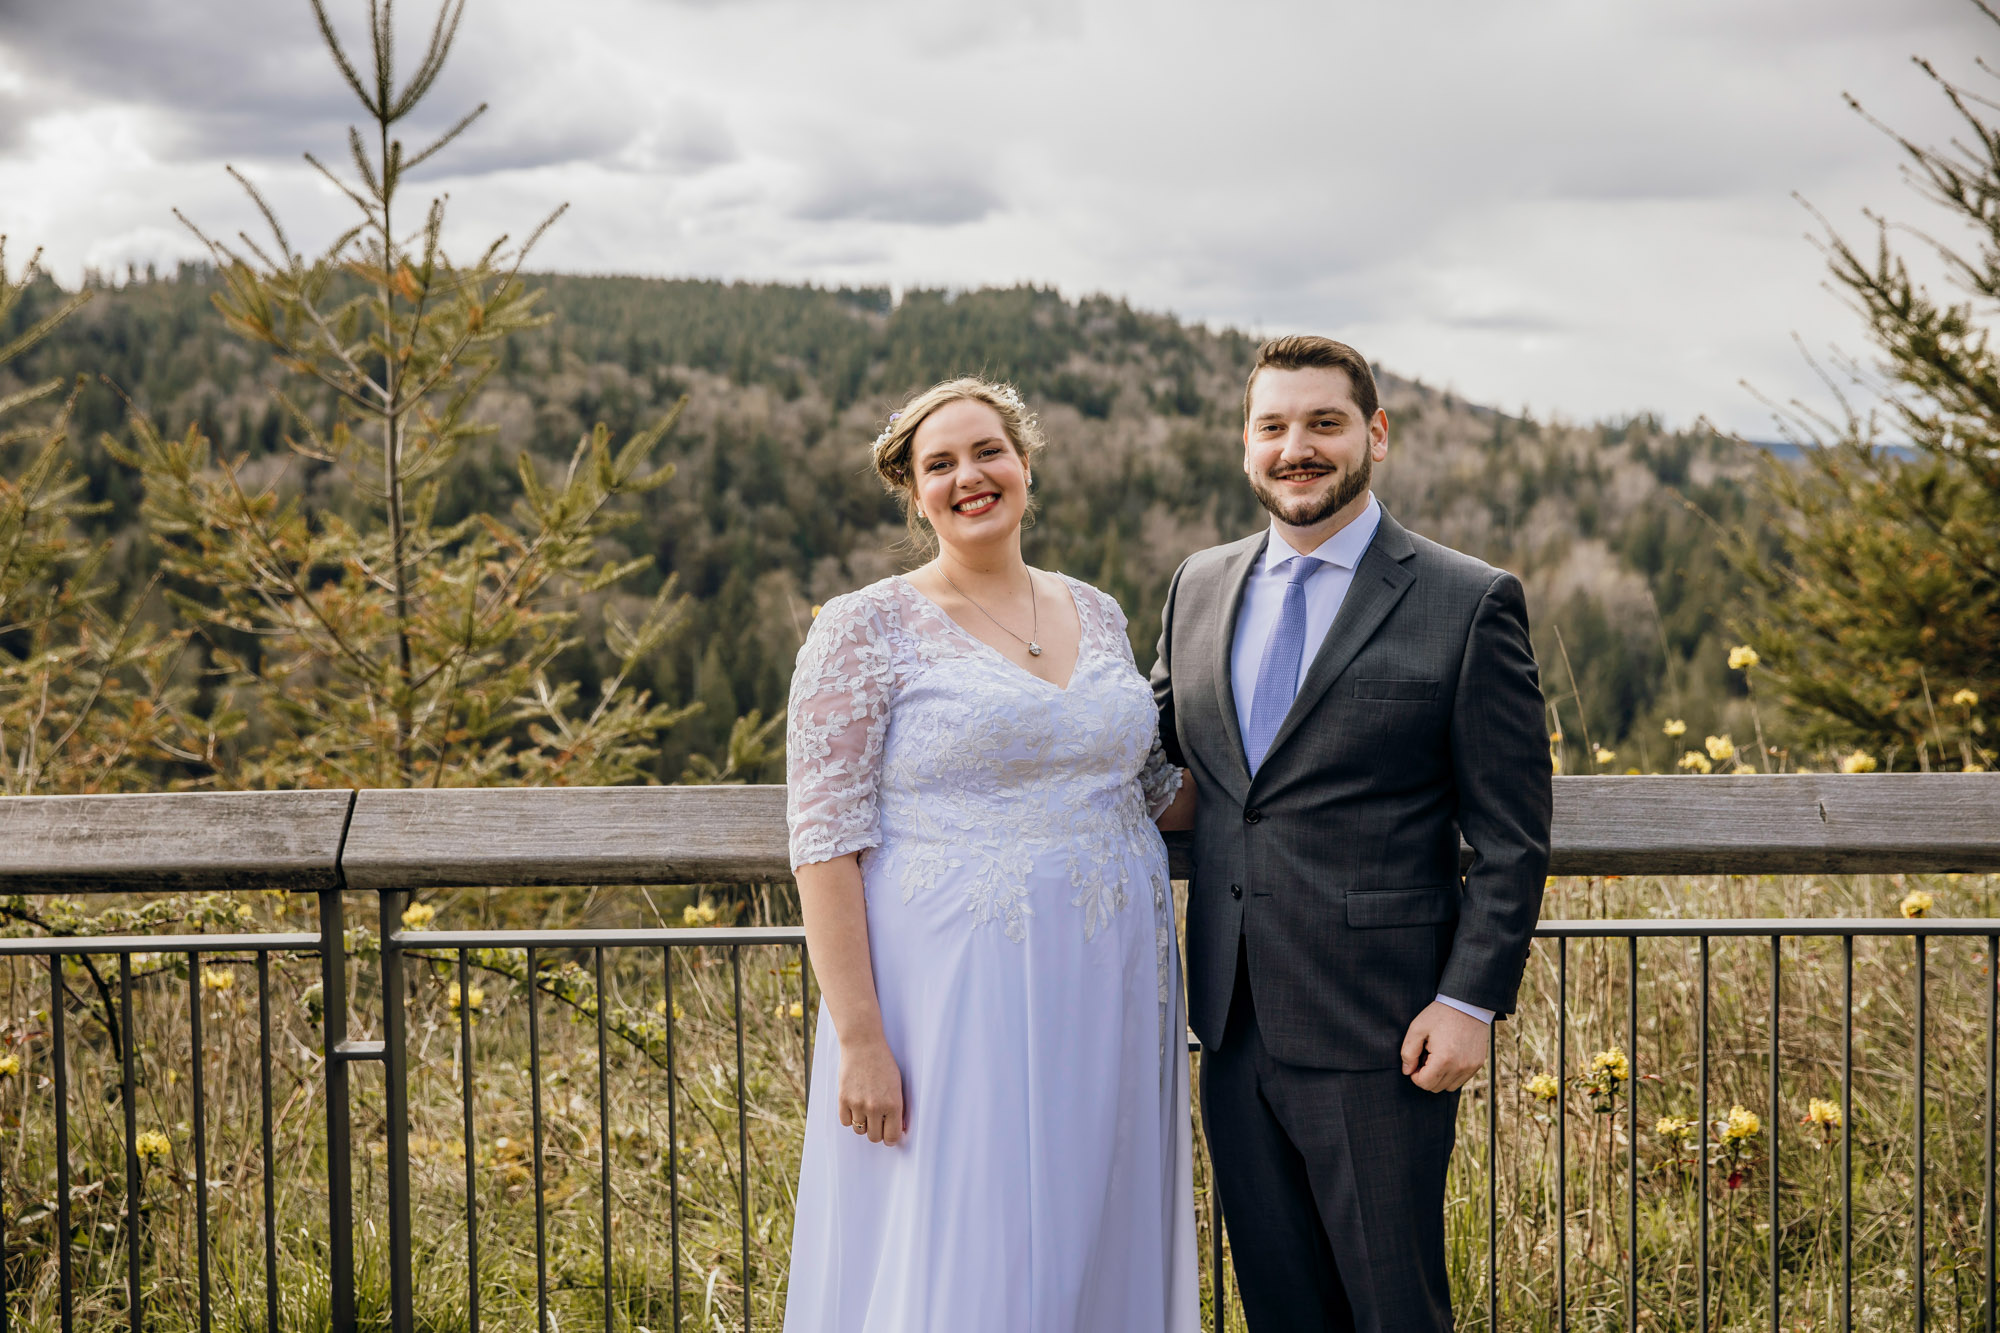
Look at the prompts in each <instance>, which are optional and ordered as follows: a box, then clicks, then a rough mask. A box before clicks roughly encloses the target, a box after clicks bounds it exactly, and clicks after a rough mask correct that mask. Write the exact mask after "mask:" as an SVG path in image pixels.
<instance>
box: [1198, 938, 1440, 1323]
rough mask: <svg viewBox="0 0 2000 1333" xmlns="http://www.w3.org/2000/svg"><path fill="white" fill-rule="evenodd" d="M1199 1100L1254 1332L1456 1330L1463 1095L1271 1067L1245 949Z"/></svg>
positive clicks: (1378, 1078)
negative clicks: (1447, 1204) (1451, 1258)
mask: <svg viewBox="0 0 2000 1333" xmlns="http://www.w3.org/2000/svg"><path fill="white" fill-rule="evenodd" d="M1201 1093H1202V1123H1203V1125H1204V1126H1205V1128H1206V1130H1207V1133H1208V1144H1209V1155H1210V1159H1211V1160H1212V1161H1213V1162H1214V1164H1215V1182H1216V1188H1217V1191H1218V1192H1219V1194H1220V1196H1221V1200H1222V1217H1223V1223H1224V1226H1225V1228H1226V1230H1227V1232H1228V1237H1229V1247H1230V1253H1231V1255H1232V1257H1233V1260H1234V1267H1235V1270H1236V1282H1237V1288H1238V1290H1239V1292H1240V1293H1241V1298H1242V1302H1243V1313H1244V1317H1245V1319H1246V1321H1247V1322H1248V1324H1249V1326H1250V1333H1333V1331H1334V1330H1338V1331H1339V1333H1350V1331H1352V1333H1433V1331H1435V1333H1448V1331H1449V1330H1450V1328H1451V1327H1452V1321H1451V1286H1450V1280H1449V1278H1448V1276H1447V1273H1446V1270H1445V1250H1444V1190H1445V1170H1446V1167H1447V1165H1448V1164H1449V1162H1450V1160H1451V1150H1452V1144H1453V1141H1454V1139H1455V1137H1456V1134H1457V1120H1458V1094H1457V1093H1455V1092H1450V1093H1433V1092H1425V1091H1424V1090H1423V1089H1421V1088H1419V1087H1417V1085H1416V1084H1414V1083H1412V1082H1411V1081H1410V1080H1409V1078H1408V1076H1406V1075H1405V1074H1404V1073H1403V1071H1402V1070H1401V1069H1383V1070H1360V1071H1349V1070H1333V1069H1309V1068H1304V1067H1301V1066H1298V1065H1288V1064H1285V1063H1283V1062H1281V1061H1279V1060H1276V1059H1274V1058H1272V1056H1271V1053H1270V1052H1269V1051H1268V1050H1266V1049H1265V1047H1264V1042H1263V1039H1262V1037H1261V1036H1260V1035H1259V1033H1258V1029H1257V1015H1256V1012H1255V1008H1254V1006H1253V1005H1252V1003H1251V999H1250V976H1249V967H1248V962H1247V959H1246V957H1245V953H1244V949H1243V946H1242V944H1241V943H1240V942H1239V943H1238V945H1237V961H1236V984H1235V993H1234V995H1232V996H1231V997H1230V1001H1229V1020H1228V1024H1227V1026H1226V1029H1225V1032H1224V1036H1223V1040H1222V1045H1221V1047H1220V1049H1218V1050H1215V1051H1212V1052H1204V1053H1203V1055H1202V1059H1201Z"/></svg>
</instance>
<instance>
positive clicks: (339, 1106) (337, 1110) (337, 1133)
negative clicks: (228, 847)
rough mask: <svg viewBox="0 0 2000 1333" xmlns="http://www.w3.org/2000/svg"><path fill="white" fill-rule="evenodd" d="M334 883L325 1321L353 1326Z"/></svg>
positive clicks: (327, 938) (328, 912) (327, 966)
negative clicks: (326, 1316)
mask: <svg viewBox="0 0 2000 1333" xmlns="http://www.w3.org/2000/svg"><path fill="white" fill-rule="evenodd" d="M340 895H341V891H340V890H339V889H337V888H336V889H328V890H326V891H325V892H323V893H321V894H320V895H319V985H320V1001H321V1004H320V1013H321V1030H322V1033H323V1037H322V1039H323V1040H324V1042H325V1044H326V1070H325V1074H324V1075H323V1077H324V1078H325V1080H326V1226H327V1246H326V1270H327V1271H326V1276H327V1307H328V1308H327V1313H328V1319H327V1322H328V1324H330V1325H331V1326H332V1327H333V1328H336V1329H350V1328H353V1327H354V1326H355V1320H356V1316H355V1308H354V1135H353V1123H352V1117H351V1115H350V1109H351V1106H352V1102H351V1091H352V1090H351V1085H350V1081H349V1078H348V1064H347V1061H346V1060H345V1059H343V1058H342V1057H341V1055H340V1046H341V1043H343V1042H345V1041H346V1040H347V919H346V906H345V904H344V903H343V902H342V900H341V896H340Z"/></svg>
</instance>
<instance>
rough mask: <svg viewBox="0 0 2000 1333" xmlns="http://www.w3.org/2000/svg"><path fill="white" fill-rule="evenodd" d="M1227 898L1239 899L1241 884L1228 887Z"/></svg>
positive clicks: (1241, 890) (1241, 892)
mask: <svg viewBox="0 0 2000 1333" xmlns="http://www.w3.org/2000/svg"><path fill="white" fill-rule="evenodd" d="M1229 896H1230V897H1232V898H1241V897H1242V896H1243V886H1242V885H1241V884H1231V885H1230V886H1229Z"/></svg>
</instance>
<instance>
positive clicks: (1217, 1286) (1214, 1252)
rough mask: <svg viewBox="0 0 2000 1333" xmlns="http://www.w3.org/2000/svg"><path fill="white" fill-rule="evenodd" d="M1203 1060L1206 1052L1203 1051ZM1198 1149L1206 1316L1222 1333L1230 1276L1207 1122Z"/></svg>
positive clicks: (1220, 1203)
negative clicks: (1203, 1184)
mask: <svg viewBox="0 0 2000 1333" xmlns="http://www.w3.org/2000/svg"><path fill="white" fill-rule="evenodd" d="M1201 1058H1202V1059H1203V1060H1204V1061H1206V1060H1207V1059H1208V1052H1207V1051H1206V1050H1204V1051H1202V1053H1201ZM1201 1148H1202V1152H1203V1153H1204V1154H1205V1155H1206V1156H1207V1158H1208V1267H1209V1274H1210V1276H1209V1289H1210V1295H1211V1299H1210V1301H1209V1315H1210V1319H1211V1322H1212V1323H1213V1324H1214V1333H1222V1331H1223V1329H1224V1328H1225V1327H1226V1326H1227V1325H1228V1322H1229V1275H1228V1273H1227V1272H1226V1271H1225V1270H1224V1268H1223V1266H1222V1196H1221V1195H1220V1194H1219V1193H1217V1192H1216V1188H1215V1154H1214V1153H1211V1152H1209V1151H1208V1124H1207V1122H1206V1121H1204V1122H1203V1123H1202V1127H1201Z"/></svg>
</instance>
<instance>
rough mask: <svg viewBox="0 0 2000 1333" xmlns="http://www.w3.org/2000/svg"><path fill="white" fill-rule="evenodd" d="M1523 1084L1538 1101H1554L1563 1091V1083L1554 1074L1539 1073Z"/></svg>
mask: <svg viewBox="0 0 2000 1333" xmlns="http://www.w3.org/2000/svg"><path fill="white" fill-rule="evenodd" d="M1521 1086H1522V1087H1524V1088H1526V1089H1527V1090H1528V1095H1529V1096H1530V1097H1533V1098H1534V1099H1535V1100H1536V1101H1538V1102H1552V1101H1554V1100H1555V1099H1556V1097H1557V1096H1558V1095H1559V1094H1560V1093H1561V1092H1562V1084H1561V1083H1558V1082H1557V1081H1556V1076H1555V1075H1554V1074H1537V1075H1535V1076H1534V1077H1533V1078H1531V1079H1529V1080H1528V1081H1527V1082H1526V1083H1524V1084H1522V1085H1521Z"/></svg>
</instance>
